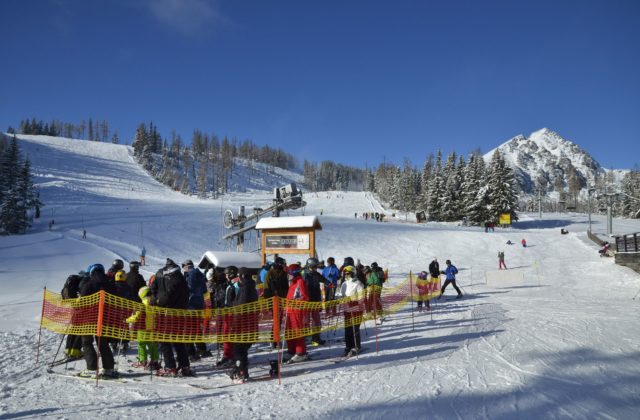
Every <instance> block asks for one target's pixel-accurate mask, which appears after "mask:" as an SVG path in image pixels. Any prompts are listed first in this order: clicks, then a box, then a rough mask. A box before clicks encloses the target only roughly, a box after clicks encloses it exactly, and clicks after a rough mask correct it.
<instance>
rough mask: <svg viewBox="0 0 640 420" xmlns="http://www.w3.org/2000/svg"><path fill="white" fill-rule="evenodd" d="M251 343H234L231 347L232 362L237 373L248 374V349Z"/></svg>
mask: <svg viewBox="0 0 640 420" xmlns="http://www.w3.org/2000/svg"><path fill="white" fill-rule="evenodd" d="M250 347H251V343H235V344H234V345H233V360H234V362H235V366H236V369H237V370H238V373H243V374H248V372H249V348H250Z"/></svg>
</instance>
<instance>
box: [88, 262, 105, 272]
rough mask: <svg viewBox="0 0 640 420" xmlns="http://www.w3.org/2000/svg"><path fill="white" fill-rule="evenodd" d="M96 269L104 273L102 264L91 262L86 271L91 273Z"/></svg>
mask: <svg viewBox="0 0 640 420" xmlns="http://www.w3.org/2000/svg"><path fill="white" fill-rule="evenodd" d="M94 270H97V271H99V272H101V273H102V274H104V266H103V265H102V264H91V265H90V266H89V267H87V273H89V274H91V272H92V271H94Z"/></svg>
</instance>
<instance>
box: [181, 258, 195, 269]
mask: <svg viewBox="0 0 640 420" xmlns="http://www.w3.org/2000/svg"><path fill="white" fill-rule="evenodd" d="M185 266H186V267H191V268H193V261H191V260H184V262H183V263H182V267H185Z"/></svg>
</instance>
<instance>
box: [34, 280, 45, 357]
mask: <svg viewBox="0 0 640 420" xmlns="http://www.w3.org/2000/svg"><path fill="white" fill-rule="evenodd" d="M46 296H47V288H46V287H45V288H44V289H43V291H42V312H40V327H39V328H38V350H37V351H36V365H37V364H38V360H39V359H40V336H41V335H42V320H43V319H44V302H45V299H46Z"/></svg>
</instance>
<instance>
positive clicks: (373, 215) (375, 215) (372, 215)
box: [354, 211, 386, 222]
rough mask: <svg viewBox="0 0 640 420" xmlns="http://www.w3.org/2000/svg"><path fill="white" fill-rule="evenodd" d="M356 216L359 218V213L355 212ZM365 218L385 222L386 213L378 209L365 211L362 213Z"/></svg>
mask: <svg viewBox="0 0 640 420" xmlns="http://www.w3.org/2000/svg"><path fill="white" fill-rule="evenodd" d="M354 214H355V218H356V219H357V218H358V213H354ZM360 217H361V218H363V219H364V220H369V219H371V220H375V221H376V222H384V218H385V217H386V216H385V214H384V213H379V212H377V211H375V212H374V211H365V212H362V214H361V215H360Z"/></svg>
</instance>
